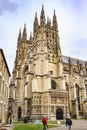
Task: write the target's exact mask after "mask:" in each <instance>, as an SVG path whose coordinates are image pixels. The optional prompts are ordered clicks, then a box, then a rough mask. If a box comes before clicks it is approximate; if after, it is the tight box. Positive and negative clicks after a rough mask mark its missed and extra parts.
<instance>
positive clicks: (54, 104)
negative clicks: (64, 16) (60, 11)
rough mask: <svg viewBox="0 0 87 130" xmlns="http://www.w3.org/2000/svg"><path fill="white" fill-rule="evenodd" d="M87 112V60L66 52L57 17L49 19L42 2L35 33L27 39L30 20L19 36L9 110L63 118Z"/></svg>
mask: <svg viewBox="0 0 87 130" xmlns="http://www.w3.org/2000/svg"><path fill="white" fill-rule="evenodd" d="M86 112H87V63H86V61H83V60H78V59H75V58H71V57H67V56H63V55H62V52H61V47H60V41H59V34H58V24H57V18H56V14H55V11H54V14H53V20H52V23H51V20H50V19H49V18H48V19H47V22H46V18H45V11H44V7H43V5H42V10H41V15H40V23H39V22H38V17H37V13H36V14H35V19H34V24H33V36H32V34H30V39H29V40H27V29H26V24H25V25H24V29H23V33H21V30H20V32H19V36H18V42H17V51H16V58H15V62H14V69H13V73H12V80H11V83H10V97H9V114H12V115H13V117H14V118H16V119H21V118H23V117H25V116H28V117H30V118H37V117H38V118H39V117H42V116H43V115H46V116H47V117H48V119H63V117H64V116H67V115H70V116H71V117H76V118H79V117H81V116H84V115H86Z"/></svg>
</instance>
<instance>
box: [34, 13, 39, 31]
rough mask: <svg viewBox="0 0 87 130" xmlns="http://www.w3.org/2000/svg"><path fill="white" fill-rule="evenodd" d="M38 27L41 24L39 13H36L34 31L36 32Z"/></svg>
mask: <svg viewBox="0 0 87 130" xmlns="http://www.w3.org/2000/svg"><path fill="white" fill-rule="evenodd" d="M38 28H39V24H38V18H37V13H35V19H34V26H33V30H34V32H36V31H37V30H38Z"/></svg>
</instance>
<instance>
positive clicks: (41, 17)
mask: <svg viewBox="0 0 87 130" xmlns="http://www.w3.org/2000/svg"><path fill="white" fill-rule="evenodd" d="M45 21H46V19H45V12H44V6H43V5H42V10H41V16H40V25H41V26H42V27H45Z"/></svg>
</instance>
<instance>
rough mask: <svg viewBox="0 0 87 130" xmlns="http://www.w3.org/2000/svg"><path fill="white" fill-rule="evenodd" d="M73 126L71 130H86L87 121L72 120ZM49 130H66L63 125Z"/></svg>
mask: <svg viewBox="0 0 87 130" xmlns="http://www.w3.org/2000/svg"><path fill="white" fill-rule="evenodd" d="M72 122H73V124H72V127H71V130H87V120H72ZM49 130H68V128H67V127H66V125H65V124H60V125H59V127H57V128H51V129H49Z"/></svg>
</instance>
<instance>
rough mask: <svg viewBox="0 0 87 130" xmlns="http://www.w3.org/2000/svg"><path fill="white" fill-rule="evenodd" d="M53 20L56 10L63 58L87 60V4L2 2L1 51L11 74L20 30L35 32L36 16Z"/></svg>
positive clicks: (71, 0)
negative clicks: (42, 10) (43, 15)
mask: <svg viewBox="0 0 87 130" xmlns="http://www.w3.org/2000/svg"><path fill="white" fill-rule="evenodd" d="M42 4H43V5H44V10H45V16H46V18H47V17H49V18H51V19H52V17H53V11H54V9H55V10H56V15H57V21H58V29H59V37H60V45H61V49H62V54H63V55H66V56H71V57H74V58H78V59H82V60H87V0H0V48H2V49H3V51H4V54H5V57H6V60H7V63H8V66H9V69H10V72H12V68H13V65H14V60H15V55H16V48H17V37H18V33H19V29H20V28H21V29H22V30H23V27H24V24H25V23H26V25H27V33H28V36H29V35H30V32H32V30H33V21H34V17H35V12H37V15H38V18H39V17H40V13H41V8H42Z"/></svg>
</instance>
